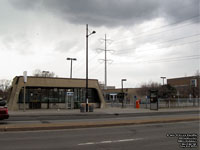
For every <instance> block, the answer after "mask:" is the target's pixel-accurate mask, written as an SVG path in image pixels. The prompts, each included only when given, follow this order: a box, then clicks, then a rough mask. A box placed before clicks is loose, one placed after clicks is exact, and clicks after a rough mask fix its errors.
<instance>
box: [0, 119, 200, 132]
mask: <svg viewBox="0 0 200 150" xmlns="http://www.w3.org/2000/svg"><path fill="white" fill-rule="evenodd" d="M197 120H200V118H199V117H187V118H185V117H184V118H165V119H163V118H162V119H160V118H158V119H153V120H152V119H149V120H148V119H145V120H114V121H96V122H71V123H45V124H18V125H16V124H15V125H2V126H0V132H8V131H37V130H56V129H57V130H58V129H78V128H94V127H109V126H124V125H138V124H152V123H171V122H183V121H197Z"/></svg>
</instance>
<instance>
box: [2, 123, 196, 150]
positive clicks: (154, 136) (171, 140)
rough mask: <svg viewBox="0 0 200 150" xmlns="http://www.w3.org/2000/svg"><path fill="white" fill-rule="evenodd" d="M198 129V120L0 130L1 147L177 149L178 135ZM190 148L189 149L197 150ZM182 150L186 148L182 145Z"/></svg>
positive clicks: (5, 149) (42, 149)
mask: <svg viewBox="0 0 200 150" xmlns="http://www.w3.org/2000/svg"><path fill="white" fill-rule="evenodd" d="M170 133H177V134H178V133H179V134H186V133H187V134H189V133H199V122H197V121H196V122H181V123H180V122H179V123H165V124H148V125H134V126H120V127H103V128H89V129H71V130H54V131H35V132H8V133H6V132H0V137H1V138H0V149H1V150H33V149H34V150H68V149H73V150H90V149H91V150H133V149H137V150H147V149H153V150H160V149H162V150H178V149H183V148H180V147H179V144H178V143H177V137H167V136H166V135H167V134H170ZM197 149H198V148H193V149H192V150H197ZM184 150H187V148H185V149H184Z"/></svg>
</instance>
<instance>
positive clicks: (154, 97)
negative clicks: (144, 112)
mask: <svg viewBox="0 0 200 150" xmlns="http://www.w3.org/2000/svg"><path fill="white" fill-rule="evenodd" d="M149 92H150V110H158V91H157V90H150V91H149ZM152 106H154V107H152Z"/></svg>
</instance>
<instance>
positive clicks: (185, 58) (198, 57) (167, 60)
mask: <svg viewBox="0 0 200 150" xmlns="http://www.w3.org/2000/svg"><path fill="white" fill-rule="evenodd" d="M191 59H200V55H190V56H182V57H171V58H164V59H153V60H146V61H134V62H126V63H137V64H138V63H161V62H162V63H164V62H174V61H183V60H191ZM121 63H122V62H120V64H121Z"/></svg>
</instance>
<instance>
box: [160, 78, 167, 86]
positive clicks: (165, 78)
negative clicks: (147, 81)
mask: <svg viewBox="0 0 200 150" xmlns="http://www.w3.org/2000/svg"><path fill="white" fill-rule="evenodd" d="M160 78H161V79H162V80H163V85H164V80H165V79H166V77H160Z"/></svg>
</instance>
